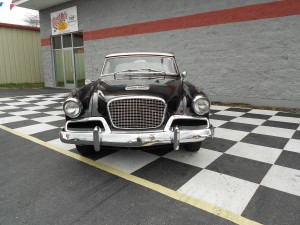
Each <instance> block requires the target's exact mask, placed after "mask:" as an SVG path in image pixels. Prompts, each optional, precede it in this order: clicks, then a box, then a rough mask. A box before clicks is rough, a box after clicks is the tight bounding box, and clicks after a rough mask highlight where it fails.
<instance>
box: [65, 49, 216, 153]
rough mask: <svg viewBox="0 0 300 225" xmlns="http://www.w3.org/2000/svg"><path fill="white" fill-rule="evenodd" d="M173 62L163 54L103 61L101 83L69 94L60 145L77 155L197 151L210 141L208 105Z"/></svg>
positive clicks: (91, 83)
mask: <svg viewBox="0 0 300 225" xmlns="http://www.w3.org/2000/svg"><path fill="white" fill-rule="evenodd" d="M185 76H186V72H182V73H181V74H180V72H179V70H178V67H177V64H176V61H175V57H174V55H172V54H166V53H145V52H137V53H120V54H111V55H108V56H106V58H105V62H104V66H103V68H102V72H101V75H100V78H99V79H98V80H96V81H87V82H86V85H85V86H84V87H82V88H81V89H79V90H73V91H72V92H71V94H70V96H69V98H68V99H67V100H66V101H65V102H64V104H63V109H64V112H65V116H66V124H65V126H64V127H63V128H62V130H61V132H60V139H61V141H62V142H65V143H71V144H75V145H76V148H77V150H78V152H79V153H80V154H83V155H85V154H88V153H90V152H91V151H99V150H100V148H101V146H112V147H129V148H136V147H138V148H142V147H146V146H153V145H168V144H169V145H173V148H174V150H178V149H179V146H180V145H183V146H184V149H186V150H187V151H193V152H194V151H198V150H199V148H200V146H201V142H202V141H203V140H204V139H205V138H208V137H213V135H214V128H213V126H212V125H211V124H210V121H209V110H210V102H209V100H208V98H207V96H206V95H205V93H203V92H202V91H201V89H199V88H197V87H195V86H194V85H193V84H191V83H189V82H187V81H185V80H184V78H185Z"/></svg>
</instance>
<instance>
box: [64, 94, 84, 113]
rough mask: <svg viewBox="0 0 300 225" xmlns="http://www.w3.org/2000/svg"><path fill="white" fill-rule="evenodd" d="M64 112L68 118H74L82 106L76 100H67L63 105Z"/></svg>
mask: <svg viewBox="0 0 300 225" xmlns="http://www.w3.org/2000/svg"><path fill="white" fill-rule="evenodd" d="M63 107H64V111H65V114H66V115H67V116H68V117H71V118H76V117H78V116H79V115H80V113H81V110H82V104H81V102H80V101H79V100H78V99H77V98H69V99H67V101H66V102H65V103H64V106H63Z"/></svg>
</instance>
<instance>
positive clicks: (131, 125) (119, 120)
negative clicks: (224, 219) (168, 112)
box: [108, 96, 166, 129]
mask: <svg viewBox="0 0 300 225" xmlns="http://www.w3.org/2000/svg"><path fill="white" fill-rule="evenodd" d="M165 109H166V104H165V101H164V100H162V99H160V98H155V97H144V96H140V97H124V98H118V99H113V100H112V101H110V102H109V103H108V111H109V115H110V119H111V122H112V125H113V126H114V127H115V128H119V129H153V128H157V127H159V126H160V125H161V124H162V122H163V118H164V114H165Z"/></svg>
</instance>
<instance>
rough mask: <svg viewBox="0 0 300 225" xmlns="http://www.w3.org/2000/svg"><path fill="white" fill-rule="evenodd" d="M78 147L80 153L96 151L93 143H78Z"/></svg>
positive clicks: (85, 153) (88, 153)
mask: <svg viewBox="0 0 300 225" xmlns="http://www.w3.org/2000/svg"><path fill="white" fill-rule="evenodd" d="M76 149H77V151H78V152H79V154H80V155H90V154H92V153H93V152H95V149H94V146H91V145H76Z"/></svg>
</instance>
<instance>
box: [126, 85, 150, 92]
mask: <svg viewBox="0 0 300 225" xmlns="http://www.w3.org/2000/svg"><path fill="white" fill-rule="evenodd" d="M149 89H150V87H149V85H128V86H126V88H125V90H126V91H135V90H149Z"/></svg>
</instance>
